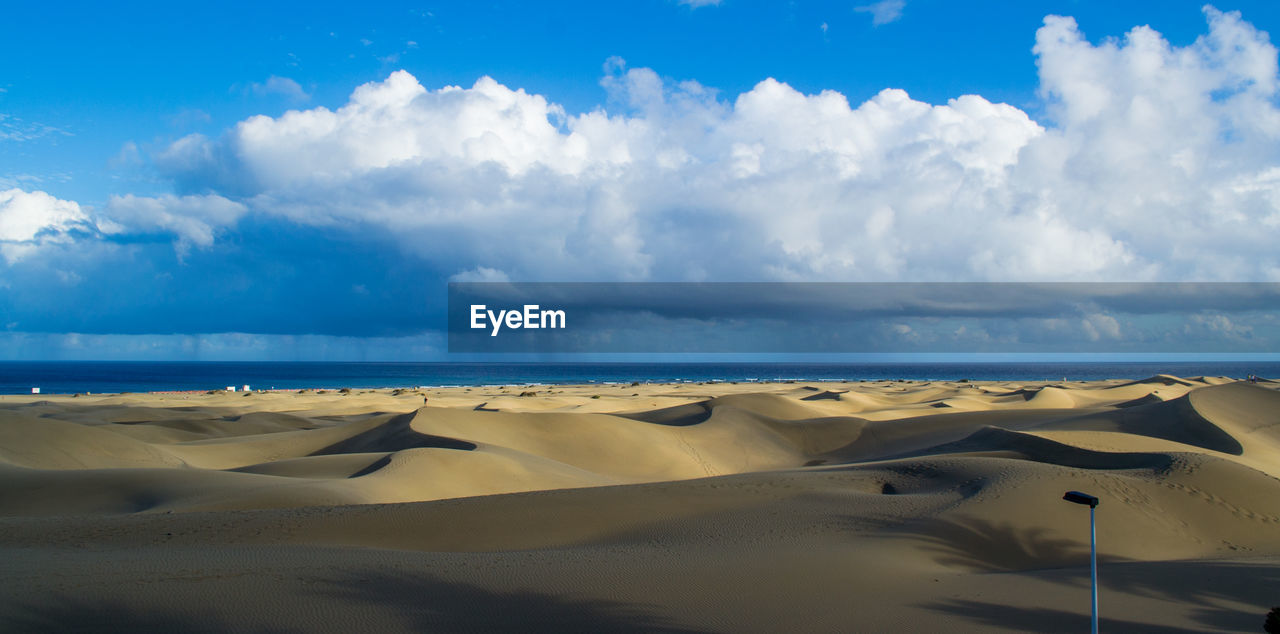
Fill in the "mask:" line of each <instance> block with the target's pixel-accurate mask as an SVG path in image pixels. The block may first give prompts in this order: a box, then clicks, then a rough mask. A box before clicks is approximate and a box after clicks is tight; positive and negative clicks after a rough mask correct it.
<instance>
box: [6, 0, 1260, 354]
mask: <svg viewBox="0 0 1280 634" xmlns="http://www.w3.org/2000/svg"><path fill="white" fill-rule="evenodd" d="M881 4H884V3H881ZM901 4H902V3H898V6H897V9H896V11H897V12H898V13H900V12H901V6H900V5H901ZM886 15H887V14H886ZM1205 16H1206V20H1207V23H1208V31H1207V33H1205V34H1204V35H1202V36H1201V37H1199V38H1198V39H1197V40H1196V41H1195V42H1194V43H1192V44H1190V45H1188V46H1185V47H1178V46H1173V45H1171V44H1170V43H1169V42H1168V41H1167V40H1165V39H1164V38H1163V37H1162V36H1161V35H1160V34H1159V33H1157V32H1155V31H1153V30H1151V29H1150V28H1148V27H1137V28H1134V29H1132V30H1131V31H1129V32H1128V33H1127V34H1126V35H1125V36H1124V37H1123V38H1120V39H1108V40H1104V41H1102V42H1100V43H1097V44H1094V43H1091V42H1090V41H1089V40H1087V39H1086V38H1085V36H1084V34H1083V33H1081V31H1080V29H1079V27H1078V25H1077V24H1076V22H1075V21H1074V20H1073V19H1071V18H1068V17H1060V16H1049V17H1047V18H1045V21H1044V25H1043V26H1042V27H1041V28H1040V29H1039V30H1038V31H1037V33H1036V43H1035V48H1034V49H1033V52H1034V55H1035V61H1036V64H1037V68H1038V72H1039V78H1040V95H1041V97H1042V99H1043V101H1044V106H1045V113H1046V115H1045V116H1044V117H1041V120H1039V121H1037V120H1035V119H1033V118H1032V117H1031V116H1030V115H1028V114H1027V113H1026V112H1024V111H1023V110H1020V109H1018V108H1016V107H1014V106H1011V105H1008V104H1002V103H993V102H991V101H989V100H988V99H986V98H984V97H982V96H980V95H962V96H958V97H956V98H953V99H950V100H948V101H947V103H944V104H929V103H924V102H921V101H918V100H915V99H912V98H911V97H910V96H909V95H908V94H907V93H906V92H904V91H902V90H898V89H894V88H886V89H884V90H883V91H881V92H880V93H879V94H877V95H875V96H874V97H872V98H870V99H868V100H866V101H865V102H862V103H860V104H856V105H853V104H850V103H849V101H848V99H847V98H846V97H845V96H844V95H842V94H840V93H838V92H834V91H829V90H828V91H822V92H819V93H816V94H805V93H802V92H800V91H798V90H796V89H795V88H793V87H791V86H789V85H787V84H786V83H783V82H779V81H776V80H774V79H764V80H763V81H760V82H759V83H758V84H756V85H755V86H754V87H753V88H752V89H751V90H749V91H747V92H744V93H742V94H739V95H736V96H734V97H732V98H728V97H726V96H724V95H721V94H720V93H719V92H718V91H716V90H715V89H713V88H710V87H707V86H703V85H702V84H700V83H698V82H697V81H693V80H683V81H678V80H673V79H669V78H664V77H662V76H660V75H659V74H658V73H657V72H655V71H654V70H651V69H648V68H630V67H627V66H626V64H625V62H623V61H622V60H618V59H612V60H609V61H608V62H607V63H606V64H605V74H604V78H603V79H602V81H601V86H602V87H603V89H604V90H605V92H606V93H607V96H608V101H607V103H608V108H607V109H606V108H605V107H598V108H596V109H594V110H591V111H587V112H581V113H568V112H566V111H565V109H564V108H563V107H562V106H560V105H558V104H556V103H555V102H553V101H551V100H550V99H549V98H548V97H546V96H543V95H538V94H533V93H529V92H526V91H525V90H523V89H520V88H512V87H509V86H507V85H504V84H502V83H501V82H499V81H497V80H495V79H493V78H490V77H487V76H486V77H481V78H480V79H478V80H477V81H476V82H475V83H474V84H473V85H471V86H470V87H459V86H446V87H442V88H436V89H430V88H427V87H424V86H423V85H422V84H421V83H420V82H419V81H418V79H417V78H416V77H414V76H413V75H411V74H410V73H408V72H406V71H403V70H401V71H396V72H393V73H391V74H390V75H389V76H388V77H387V78H386V79H385V80H382V81H377V82H370V83H367V84H364V85H362V86H360V87H358V88H356V89H355V90H354V91H353V92H352V94H351V96H350V98H349V99H348V100H347V102H346V103H345V104H342V105H341V106H338V107H336V108H333V109H330V108H327V107H323V106H317V107H314V108H309V109H299V110H291V111H289V112H286V113H285V114H283V115H281V116H278V117H268V116H263V115H259V116H254V117H249V118H247V119H244V120H242V121H240V122H239V123H237V124H236V125H235V126H233V127H232V128H230V129H227V130H226V131H224V132H223V133H222V134H221V135H218V136H216V137H209V136H205V135H200V134H193V135H189V136H186V137H184V138H181V139H179V140H177V141H175V142H173V143H172V144H170V145H169V146H168V147H166V148H164V149H163V150H162V151H160V152H157V153H155V154H154V155H153V156H152V157H151V160H152V163H153V164H154V166H155V168H156V169H157V170H158V171H159V173H160V174H161V175H162V176H163V177H164V178H166V179H167V180H168V181H169V182H171V183H172V187H173V190H174V193H173V194H170V195H161V196H140V195H134V194H125V195H120V196H114V197H112V198H111V199H110V201H109V202H108V203H107V204H106V205H105V206H104V207H103V208H101V209H88V208H83V207H81V206H80V205H79V204H77V203H75V202H73V201H63V200H59V199H56V198H54V197H52V196H50V195H48V194H46V193H44V192H40V191H35V192H27V191H23V190H9V191H8V192H3V193H0V255H3V258H4V260H5V268H3V269H0V284H10V285H14V284H16V285H19V286H21V285H22V284H24V283H26V282H24V279H25V278H24V276H29V275H35V274H36V273H37V272H42V274H47V273H48V271H50V270H60V271H65V272H68V273H71V274H74V275H75V276H77V277H78V278H82V279H86V280H90V281H93V280H96V279H99V278H102V279H109V278H110V276H108V275H105V274H104V273H102V270H103V269H104V268H106V267H107V266H114V265H115V264H118V262H119V260H113V259H111V258H120V257H125V256H124V255H122V254H123V253H125V252H128V253H132V254H133V255H131V256H129V257H133V258H144V259H150V260H151V261H152V263H151V264H148V265H147V267H146V268H154V269H155V270H156V274H163V273H164V272H165V270H166V267H167V266H168V264H166V263H167V262H168V261H169V259H170V258H178V260H176V261H175V263H174V265H175V266H177V267H179V268H187V269H189V268H190V267H200V266H205V267H210V270H211V271H223V270H225V269H226V268H228V267H231V268H234V266H232V265H231V264H228V263H227V262H226V261H225V260H220V258H224V259H225V258H238V259H239V260H243V259H244V258H246V257H252V258H258V259H262V258H268V257H279V258H284V259H288V258H295V260H308V261H310V260H318V259H319V258H322V257H323V252H324V250H326V249H328V248H330V245H328V244H324V243H319V244H317V243H314V242H311V243H303V242H301V241H300V240H301V239H302V237H304V236H305V237H306V238H307V239H308V240H314V239H315V238H316V237H317V236H322V237H325V239H334V240H340V244H341V245H344V246H342V248H344V249H352V250H355V251H359V252H360V253H366V254H377V255H376V256H373V255H370V256H369V257H366V258H365V259H364V260H362V261H360V262H352V263H350V264H349V266H350V267H351V269H352V270H351V271H350V272H348V273H339V275H344V276H349V277H350V279H346V278H345V277H344V278H343V283H348V284H349V285H353V286H354V285H361V286H363V287H365V288H366V289H371V290H372V291H373V293H372V295H373V298H371V299H369V300H368V301H369V302H371V303H370V304H369V306H373V305H374V304H373V303H372V302H375V301H381V302H382V304H380V305H382V306H384V307H385V308H387V309H390V310H395V308H396V304H395V301H396V300H394V299H393V300H392V304H391V305H390V306H387V305H386V295H387V294H388V293H389V294H391V295H392V296H394V293H390V291H391V290H393V289H394V288H395V287H394V285H388V284H390V283H389V282H386V281H385V278H386V277H387V276H388V275H394V274H406V272H410V271H411V272H412V274H413V275H415V276H419V277H420V278H421V279H419V281H418V283H423V284H439V283H443V281H444V280H447V279H449V278H451V277H455V278H456V279H481V278H483V279H511V280H530V281H533V280H543V281H560V280H572V281H586V280H622V281H645V280H662V281H703V280H721V281H730V280H779V281H793V280H799V281H820V280H829V281H916V280H920V281H923V280H928V281H969V280H983V281H1014V280H1020V281H1025V280H1054V281H1066V280H1080V281H1102V280H1133V281H1153V280H1206V281H1215V280H1234V281H1246V280H1251V281H1277V280H1280V256H1277V254H1276V252H1275V249H1274V244H1275V242H1276V237H1277V233H1280V149H1278V148H1280V146H1278V145H1277V141H1278V140H1280V107H1277V97H1278V93H1277V91H1278V90H1280V75H1278V73H1277V51H1276V48H1275V46H1274V45H1273V44H1272V43H1271V42H1270V41H1269V38H1268V36H1267V34H1266V33H1264V32H1260V31H1258V30H1257V29H1255V28H1254V27H1253V26H1252V25H1251V24H1249V23H1247V22H1245V21H1244V20H1243V19H1242V18H1241V17H1240V15H1239V14H1238V13H1223V12H1219V11H1217V10H1216V9H1213V8H1212V7H1206V8H1205ZM873 17H874V19H875V20H876V22H877V23H881V21H880V14H879V13H873ZM894 18H895V19H896V14H895V16H894ZM886 21H891V20H886ZM276 79H279V78H276ZM289 81H292V80H289ZM280 85H281V86H283V84H280ZM292 86H293V87H297V88H298V91H301V88H300V87H298V85H297V84H296V82H294V83H293V84H292ZM286 92H287V91H286ZM282 94H283V93H282ZM303 94H305V93H303ZM4 196H8V198H4ZM79 227H90V228H92V230H84V231H77V228H79ZM268 228H269V230H268ZM157 236H163V238H161V239H159V240H157ZM262 236H270V238H269V239H270V240H273V241H274V242H272V244H271V246H270V248H264V249H262V250H261V251H258V252H256V254H254V255H246V254H250V253H254V249H255V245H254V243H253V240H255V239H268V238H263V237H262ZM334 236H341V238H340V239H339V238H335V237H334ZM79 245H83V249H82V251H83V252H82V253H77V252H76V251H77V247H78V246H79ZM113 245H115V246H113ZM165 249H167V250H168V252H167V253H165ZM91 252H92V253H95V254H97V255H93V256H92V257H90V256H89V255H86V254H88V253H91ZM108 252H109V253H114V254H115V255H112V256H110V257H107V256H105V255H102V254H104V253H108ZM299 254H304V255H299ZM104 258H105V259H104ZM108 263H115V264H108ZM295 264H296V261H283V260H282V261H280V262H269V263H267V264H263V265H262V266H264V267H265V268H267V269H270V268H271V267H272V266H276V267H292V266H294V265H295ZM237 266H238V264H237ZM176 275H178V276H179V277H182V276H183V274H182V273H180V272H179V273H177V274H176ZM366 278H367V279H368V280H372V281H368V282H367V281H365V279H366ZM289 279H293V278H289ZM103 283H105V282H103ZM254 283H255V284H258V285H261V286H262V289H261V291H262V292H264V293H267V294H269V295H273V296H275V295H279V296H282V297H287V296H289V295H290V291H289V289H284V288H279V287H277V286H272V285H273V284H280V282H273V281H272V280H271V279H263V280H259V281H257V282H254ZM379 293H383V295H379ZM379 297H380V298H381V299H379ZM282 301H283V300H282ZM354 301H359V300H358V298H357V299H356V300H354ZM286 303H287V302H286ZM18 313H19V314H20V315H22V311H21V310H19V311H18ZM349 320H350V316H349V315H344V316H343V317H342V319H340V320H335V322H334V323H332V324H329V325H327V326H311V327H313V328H319V329H320V330H324V331H325V332H335V333H336V332H355V331H354V330H343V329H344V328H346V325H345V324H348V323H350V322H349ZM19 322H20V325H19V328H26V329H31V328H33V327H35V325H34V323H35V320H34V319H33V316H32V315H30V314H28V315H25V316H24V317H23V318H22V319H20V320H19ZM1098 323H1099V324H1102V323H1104V322H1102V321H1100V322H1098ZM206 326H207V324H206ZM236 328H238V329H240V330H244V331H249V330H251V329H252V328H253V324H252V323H241V324H237V326H236ZM246 328H247V329H249V330H246ZM272 328H277V326H272ZM397 328H400V327H399V326H397ZM326 329H327V330H326ZM393 330H395V331H396V332H401V331H402V330H396V329H393ZM272 332H280V330H278V329H273V330H272ZM308 332H317V330H309V331H308Z"/></svg>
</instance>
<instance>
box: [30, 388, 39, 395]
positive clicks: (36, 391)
mask: <svg viewBox="0 0 1280 634" xmlns="http://www.w3.org/2000/svg"><path fill="white" fill-rule="evenodd" d="M31 393H32V394H39V393H40V388H38V387H33V388H31Z"/></svg>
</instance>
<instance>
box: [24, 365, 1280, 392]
mask: <svg viewBox="0 0 1280 634" xmlns="http://www.w3.org/2000/svg"><path fill="white" fill-rule="evenodd" d="M1155 374H1173V375H1176V376H1184V377H1192V376H1228V377H1235V378H1245V377H1247V376H1249V375H1251V374H1252V375H1257V376H1262V377H1277V376H1280V362H1274V361H1259V362H1241V361H1206V362H1117V361H1107V362H1095V361H1090V362H1056V363H1029V362H1007V363H958V362H957V363H946V362H944V363H354V362H342V363H333V362H152V361H2V362H0V394H31V393H32V388H39V389H40V393H41V394H76V393H94V394H97V393H118V392H157V391H185V390H224V389H226V388H227V387H230V386H234V387H236V388H237V389H242V388H243V387H244V386H245V385H248V386H250V389H254V390H270V389H276V390H296V389H303V388H322V389H341V388H344V387H345V388H351V389H359V388H395V387H421V386H427V387H448V386H484V385H568V384H590V383H599V384H611V383H631V382H639V383H671V382H705V381H725V382H732V381H737V382H749V381H882V380H910V381H937V380H947V381H955V380H960V379H969V380H973V381H999V380H1008V381H1061V380H1064V379H1065V380H1067V381H1088V380H1100V379H1116V378H1131V379H1140V378H1145V377H1148V376H1152V375H1155Z"/></svg>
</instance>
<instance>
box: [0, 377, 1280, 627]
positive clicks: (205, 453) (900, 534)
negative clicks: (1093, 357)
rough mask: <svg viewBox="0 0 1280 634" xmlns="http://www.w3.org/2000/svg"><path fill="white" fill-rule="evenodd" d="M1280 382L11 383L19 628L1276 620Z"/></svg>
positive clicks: (13, 613) (0, 541)
mask: <svg viewBox="0 0 1280 634" xmlns="http://www.w3.org/2000/svg"><path fill="white" fill-rule="evenodd" d="M1278 388H1280V385H1277V384H1275V383H1268V382H1263V383H1259V384H1249V383H1244V382H1237V381H1233V380H1231V379H1226V378H1214V377H1196V378H1188V379H1183V378H1177V377H1171V376H1163V375H1162V376H1157V377H1151V378H1149V379H1144V380H1139V381H1122V380H1116V381H1104V382H1090V383H1079V382H1071V383H1048V384H1046V383H1035V384H1029V383H1005V382H934V383H921V382H877V383H860V382H850V383H770V384H761V383H750V384H724V383H718V384H677V385H672V384H666V385H640V386H633V385H613V386H599V385H594V386H566V387H560V386H555V387H548V386H539V387H527V386H510V387H483V388H481V387H477V388H447V389H430V390H421V391H412V390H410V391H399V392H395V393H393V392H391V391H389V390H373V391H359V390H358V391H355V392H352V393H349V394H343V393H338V392H328V393H323V394H321V393H316V392H314V391H308V392H306V393H301V394H299V393H252V394H247V395H246V394H243V393H221V392H220V393H214V394H149V395H103V396H99V395H94V396H79V397H71V396H49V395H32V396H26V395H23V396H4V397H0V545H2V546H0V547H2V548H3V552H2V553H0V579H3V580H2V581H0V587H2V588H3V591H2V592H0V630H4V631H66V630H69V629H71V630H74V629H75V628H86V629H89V630H103V629H107V630H118V629H124V630H130V631H180V630H181V631H227V630H241V631H265V630H269V631H328V632H355V631H438V632H458V631H494V630H498V631H510V630H522V631H546V632H570V631H585V632H613V631H622V632H627V631H646V632H648V631H658V632H662V631H699V632H700V631H710V632H782V631H786V632H795V631H830V632H837V631H839V632H854V631H858V632H867V631H1029V630H1030V631H1081V630H1083V629H1087V627H1088V614H1089V596H1088V581H1089V568H1088V552H1089V548H1088V526H1089V518H1088V511H1087V509H1085V508H1084V507H1080V506H1077V505H1072V504H1068V503H1066V502H1063V501H1062V500H1061V497H1062V494H1063V492H1065V491H1067V490H1073V489H1076V490H1082V491H1085V492H1088V493H1091V494H1093V495H1097V496H1098V497H1100V498H1101V499H1102V503H1101V506H1099V508H1098V543H1099V552H1100V554H1101V562H1102V563H1101V566H1100V571H1099V577H1100V582H1101V600H1100V603H1101V612H1102V616H1103V620H1102V629H1104V630H1110V631H1130V632H1133V631H1173V632H1178V631H1205V630H1211V631H1233V630H1238V631H1260V629H1261V624H1262V621H1263V616H1264V614H1265V613H1266V611H1267V609H1269V608H1270V606H1271V605H1276V604H1280V480H1277V477H1278V476H1280V392H1278V391H1277V389H1278ZM529 392H534V393H533V394H531V395H530V394H528V393H529ZM522 393H524V394H525V395H524V396H521V394H522ZM424 396H426V397H427V398H428V399H429V400H428V404H427V405H426V406H424V405H423V397H424Z"/></svg>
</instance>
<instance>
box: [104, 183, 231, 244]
mask: <svg viewBox="0 0 1280 634" xmlns="http://www.w3.org/2000/svg"><path fill="white" fill-rule="evenodd" d="M247 211H248V210H247V208H246V207H245V206H244V205H243V204H241V203H238V202H235V201H231V200H227V199H226V198H223V197H221V196H217V195H203V196H173V195H165V196H157V197H145V196H134V195H133V194H127V195H124V196H112V197H111V199H110V201H108V203H107V207H106V210H105V216H106V218H108V219H109V220H110V224H109V225H107V224H106V223H104V227H103V228H104V231H105V232H107V233H152V232H166V233H172V234H173V235H174V236H176V237H177V239H178V240H177V242H176V245H177V248H178V250H179V253H182V252H185V251H186V249H188V248H189V247H190V246H191V245H196V246H200V247H208V246H210V245H212V244H213V240H214V233H215V231H216V230H218V229H222V228H226V227H229V226H232V225H234V224H235V222H236V221H237V220H239V219H240V217H241V216H243V215H244V214H245V213H246V212H247Z"/></svg>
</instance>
